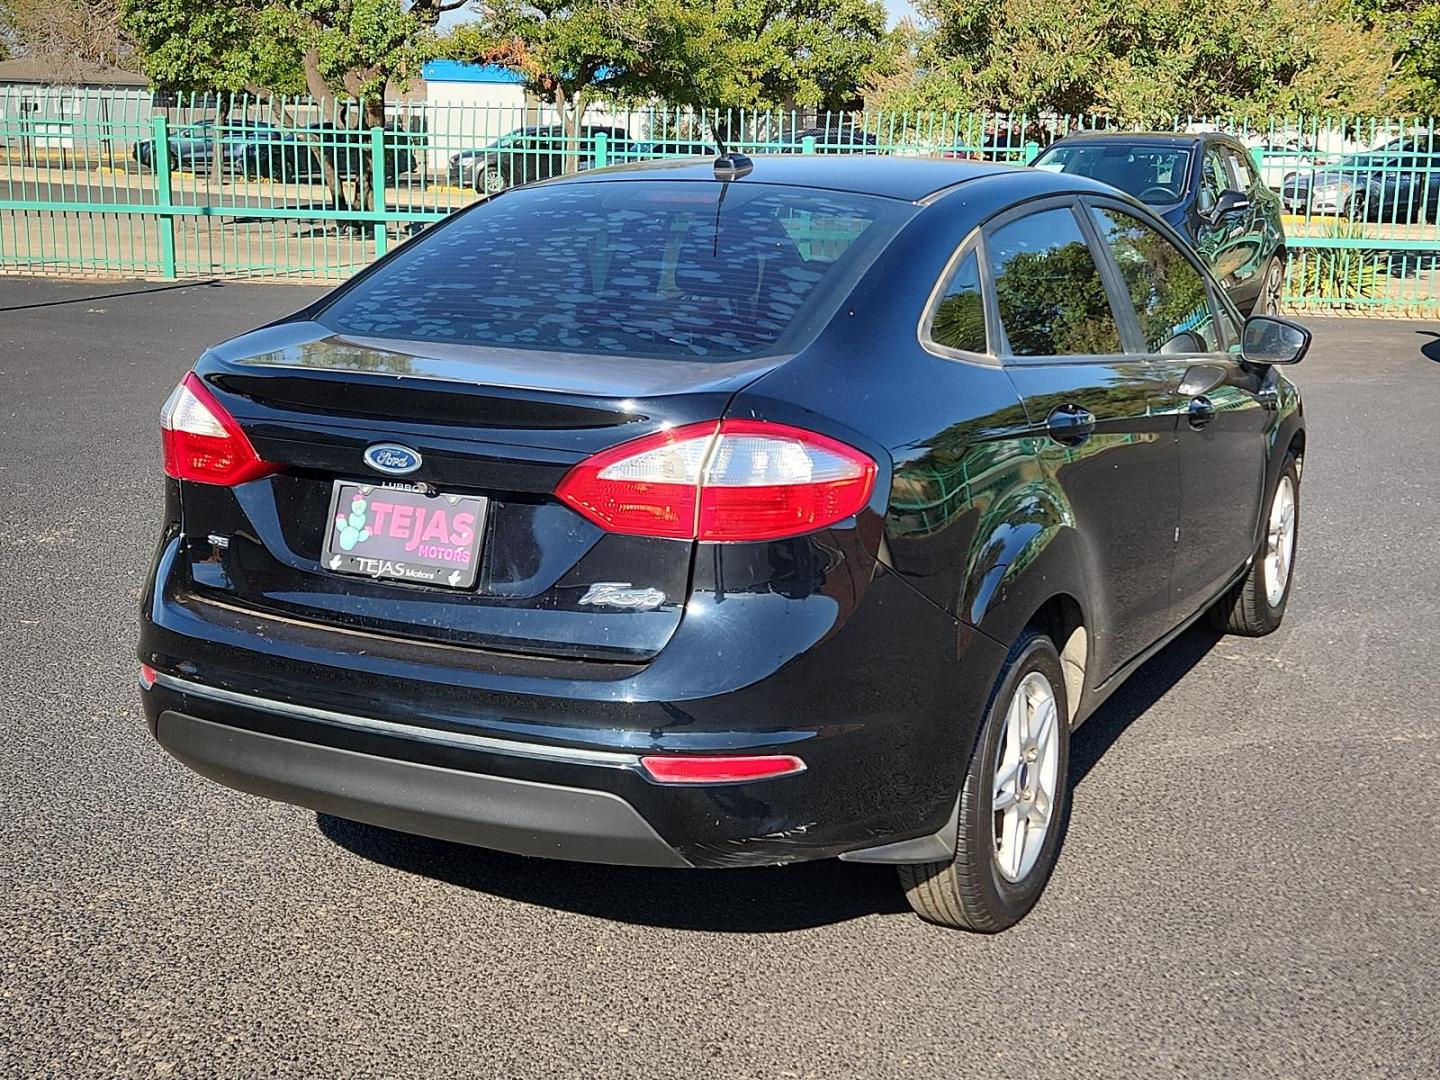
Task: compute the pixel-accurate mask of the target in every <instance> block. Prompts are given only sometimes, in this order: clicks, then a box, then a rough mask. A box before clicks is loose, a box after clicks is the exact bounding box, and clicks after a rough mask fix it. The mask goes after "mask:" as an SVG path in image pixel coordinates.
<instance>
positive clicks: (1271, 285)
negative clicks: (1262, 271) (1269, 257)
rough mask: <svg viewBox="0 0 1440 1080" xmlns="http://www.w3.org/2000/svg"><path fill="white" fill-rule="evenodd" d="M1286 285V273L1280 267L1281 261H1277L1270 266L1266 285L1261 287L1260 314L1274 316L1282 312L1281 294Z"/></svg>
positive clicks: (1266, 276)
mask: <svg viewBox="0 0 1440 1080" xmlns="http://www.w3.org/2000/svg"><path fill="white" fill-rule="evenodd" d="M1284 284H1285V271H1284V269H1283V268H1282V267H1281V265H1280V260H1279V259H1275V260H1274V261H1272V262H1271V264H1270V269H1269V271H1268V272H1267V273H1266V275H1265V284H1264V285H1263V286H1262V287H1261V288H1262V290H1263V291H1262V292H1261V294H1260V314H1262V315H1274V314H1275V313H1276V312H1278V311H1279V310H1280V292H1281V290H1282V289H1283V287H1284Z"/></svg>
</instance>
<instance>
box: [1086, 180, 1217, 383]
mask: <svg viewBox="0 0 1440 1080" xmlns="http://www.w3.org/2000/svg"><path fill="white" fill-rule="evenodd" d="M1081 202H1082V204H1083V205H1084V207H1085V217H1086V219H1087V221H1088V223H1089V226H1090V229H1091V230H1092V231H1093V233H1094V234H1095V239H1096V241H1097V242H1098V246H1099V247H1100V248H1101V249H1102V252H1101V256H1100V257H1101V258H1103V259H1104V260H1105V266H1106V267H1108V268H1109V271H1110V272H1111V273H1113V274H1114V275H1115V277H1114V281H1115V282H1117V283H1118V284H1119V288H1120V293H1121V296H1122V302H1123V304H1124V308H1125V312H1126V314H1127V315H1128V316H1129V320H1130V322H1131V324H1132V325H1133V327H1134V331H1135V339H1134V342H1133V343H1132V345H1133V346H1134V347H1138V350H1139V355H1141V356H1145V357H1154V356H1160V355H1162V354H1160V353H1157V352H1154V351H1153V350H1151V349H1150V347H1149V345H1148V343H1147V342H1146V341H1145V338H1144V333H1143V332H1142V331H1141V329H1140V317H1139V315H1137V314H1136V312H1135V305H1134V303H1133V302H1132V301H1131V299H1130V292H1129V290H1128V289H1126V288H1125V287H1124V279H1123V277H1122V276H1121V273H1120V267H1119V265H1118V264H1117V263H1116V262H1115V256H1114V253H1113V252H1111V250H1110V245H1109V244H1107V243H1105V241H1104V237H1103V235H1102V234H1101V232H1100V223H1099V221H1098V220H1097V219H1096V217H1095V215H1096V213H1097V212H1098V211H1100V210H1102V209H1107V210H1114V211H1116V212H1117V213H1122V214H1126V215H1128V216H1129V217H1132V218H1134V219H1135V220H1136V221H1138V222H1140V223H1141V224H1142V225H1146V226H1149V227H1150V228H1152V229H1155V232H1156V233H1158V234H1159V235H1160V236H1161V237H1162V238H1163V239H1164V240H1165V241H1166V242H1167V243H1169V244H1170V245H1171V246H1172V247H1174V248H1175V249H1176V250H1177V251H1179V252H1180V255H1181V257H1182V258H1183V259H1184V260H1185V261H1186V262H1187V263H1189V264H1190V268H1191V269H1192V270H1194V271H1195V272H1196V273H1197V274H1198V275H1199V276H1200V280H1201V281H1202V282H1203V283H1204V285H1205V296H1206V298H1207V299H1208V301H1209V303H1210V318H1211V322H1212V324H1213V325H1214V326H1215V327H1216V331H1217V332H1216V335H1215V338H1216V341H1217V342H1221V341H1222V339H1223V338H1225V337H1226V335H1225V333H1224V329H1223V327H1222V325H1221V320H1220V310H1219V303H1220V302H1219V298H1218V297H1217V296H1216V290H1215V285H1214V283H1213V282H1212V280H1211V274H1210V272H1209V271H1208V270H1207V269H1206V268H1205V265H1204V263H1202V262H1201V261H1200V257H1199V256H1198V255H1196V254H1195V252H1194V250H1193V249H1192V248H1191V247H1190V245H1189V244H1187V243H1185V242H1184V240H1183V239H1179V238H1178V237H1176V236H1171V235H1170V234H1169V232H1167V231H1166V229H1160V228H1156V227H1155V224H1154V223H1153V222H1150V221H1146V220H1145V219H1144V218H1142V217H1140V216H1139V215H1137V214H1136V213H1135V211H1134V208H1133V207H1130V206H1126V205H1125V204H1124V203H1122V202H1121V201H1120V200H1118V199H1112V198H1110V197H1109V196H1106V195H1087V196H1085V197H1084V198H1082V199H1081ZM1167 228H1168V226H1167ZM1242 324H1243V320H1242ZM1227 344H1229V343H1228V342H1222V347H1221V348H1220V349H1218V350H1217V351H1215V352H1201V353H1166V354H1163V355H1164V356H1165V358H1166V359H1167V360H1169V359H1176V358H1182V359H1183V358H1184V357H1187V356H1205V357H1220V356H1228V357H1230V358H1231V359H1233V358H1234V357H1233V356H1231V354H1230V353H1229V352H1228V350H1227V349H1226V348H1225V347H1224V346H1225V345H1227ZM1129 347H1132V346H1127V348H1129Z"/></svg>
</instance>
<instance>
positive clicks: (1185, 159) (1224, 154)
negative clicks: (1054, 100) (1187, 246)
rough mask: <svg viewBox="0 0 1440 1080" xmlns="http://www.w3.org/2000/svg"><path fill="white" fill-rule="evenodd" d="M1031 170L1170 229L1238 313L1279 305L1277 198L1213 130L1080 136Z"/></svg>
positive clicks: (1233, 143)
mask: <svg viewBox="0 0 1440 1080" xmlns="http://www.w3.org/2000/svg"><path fill="white" fill-rule="evenodd" d="M1034 166H1035V168H1037V169H1045V170H1046V171H1048V172H1059V173H1072V174H1076V175H1079V176H1088V177H1091V178H1092V179H1095V180H1099V181H1101V182H1102V183H1106V184H1109V185H1110V186H1111V187H1115V188H1119V189H1120V190H1121V191H1124V192H1125V193H1127V194H1129V195H1133V196H1135V198H1137V199H1139V200H1140V201H1141V202H1143V203H1146V204H1148V205H1149V206H1150V207H1151V208H1152V209H1153V210H1154V211H1155V212H1156V213H1157V214H1159V215H1160V216H1161V217H1163V218H1164V219H1165V220H1166V221H1167V222H1169V223H1170V224H1171V225H1172V226H1174V227H1175V229H1176V230H1178V231H1179V232H1180V233H1181V235H1183V236H1184V237H1185V238H1186V239H1188V240H1189V241H1190V242H1191V244H1193V245H1194V246H1195V250H1196V251H1197V252H1198V253H1199V254H1200V257H1201V258H1203V259H1204V260H1205V261H1206V262H1207V263H1209V264H1210V268H1211V269H1212V270H1213V271H1214V272H1215V276H1216V278H1218V279H1219V280H1220V283H1221V285H1223V286H1224V288H1225V291H1226V292H1227V293H1229V295H1230V298H1231V299H1232V300H1234V301H1235V304H1236V306H1237V307H1239V308H1240V310H1241V311H1244V312H1247V313H1248V312H1255V313H1257V314H1265V313H1269V312H1274V311H1275V310H1276V308H1277V307H1278V306H1279V302H1280V290H1281V287H1282V285H1283V284H1284V281H1285V229H1284V226H1283V225H1282V223H1281V219H1280V215H1281V212H1282V210H1281V205H1280V197H1279V196H1278V195H1276V194H1275V192H1273V191H1271V190H1270V189H1269V188H1268V187H1266V186H1265V181H1264V180H1262V179H1261V177H1260V173H1259V170H1257V169H1256V167H1255V162H1254V161H1253V160H1252V159H1251V157H1250V153H1249V151H1248V150H1246V149H1245V147H1244V145H1243V144H1241V143H1240V142H1239V141H1238V140H1236V139H1232V138H1231V137H1230V136H1228V135H1223V134H1221V133H1219V132H1213V131H1211V132H1202V133H1199V134H1180V135H1177V134H1173V133H1171V134H1157V133H1151V132H1114V133H1111V132H1083V133H1080V134H1075V135H1067V136H1066V137H1065V138H1063V139H1061V140H1059V141H1058V142H1056V143H1053V144H1052V145H1051V146H1050V147H1049V148H1047V149H1046V150H1045V152H1044V153H1042V154H1041V155H1040V156H1039V157H1038V158H1036V159H1035V162H1034Z"/></svg>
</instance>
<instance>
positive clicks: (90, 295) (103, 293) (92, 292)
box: [0, 278, 225, 312]
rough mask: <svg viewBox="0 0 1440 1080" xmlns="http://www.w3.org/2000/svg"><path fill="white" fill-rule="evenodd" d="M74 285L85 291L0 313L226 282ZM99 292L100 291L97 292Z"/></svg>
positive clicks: (14, 306) (11, 307)
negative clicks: (111, 285)
mask: <svg viewBox="0 0 1440 1080" xmlns="http://www.w3.org/2000/svg"><path fill="white" fill-rule="evenodd" d="M66 284H73V285H74V286H76V287H78V288H79V289H81V290H83V291H81V292H80V293H79V294H78V295H76V296H67V297H66V298H65V299H63V300H38V301H36V302H35V303H33V304H10V305H8V306H5V307H0V312H6V311H33V310H35V309H37V308H51V307H64V306H65V305H66V304H88V303H94V302H95V301H97V300H116V299H119V298H120V297H123V296H149V295H151V294H152V293H162V292H174V291H175V290H177V289H201V288H206V289H223V288H224V287H225V284H224V282H222V281H220V280H219V279H218V278H204V279H200V280H196V281H181V282H175V283H172V284H165V285H160V284H154V285H150V284H147V285H141V286H139V287H137V288H124V289H120V290H114V289H111V288H110V284H109V283H102V282H94V281H75V282H66ZM97 290H98V291H97Z"/></svg>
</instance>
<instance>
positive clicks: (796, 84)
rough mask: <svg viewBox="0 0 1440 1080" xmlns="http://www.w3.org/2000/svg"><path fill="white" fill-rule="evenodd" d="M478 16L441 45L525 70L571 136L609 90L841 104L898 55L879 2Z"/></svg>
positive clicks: (515, 9) (504, 5)
mask: <svg viewBox="0 0 1440 1080" xmlns="http://www.w3.org/2000/svg"><path fill="white" fill-rule="evenodd" d="M478 14H479V18H478V19H477V20H476V21H475V22H474V23H467V24H463V25H461V26H459V27H457V28H456V29H455V30H454V31H453V32H452V33H451V34H450V36H449V37H448V38H446V39H445V40H444V41H443V42H442V43H441V45H440V49H441V51H442V52H444V53H445V55H448V56H453V57H454V58H455V59H459V60H469V61H472V62H476V63H491V64H499V65H501V66H504V67H507V68H510V69H511V70H513V71H515V72H517V73H519V74H520V75H521V76H523V77H524V79H525V85H526V88H527V89H528V90H530V91H531V92H532V93H534V94H535V95H536V96H538V97H540V98H542V99H544V100H546V101H548V102H550V103H551V104H552V105H554V107H555V109H556V111H557V112H558V113H559V114H560V116H561V118H562V121H563V123H564V125H565V129H566V131H567V133H569V134H571V135H573V134H575V133H576V132H578V131H579V129H580V127H581V124H582V123H583V119H584V114H585V109H586V108H587V107H588V106H589V105H590V104H591V103H592V102H593V101H596V100H599V99H608V100H619V101H644V100H652V99H657V98H658V99H660V100H663V101H666V102H670V103H672V104H682V105H691V106H702V107H707V108H724V107H741V108H767V107H775V106H787V107H789V106H800V107H810V108H827V109H828V108H841V107H844V106H846V105H848V104H850V103H852V102H853V101H854V100H855V99H856V98H857V95H858V94H859V92H860V89H861V87H862V86H863V85H864V83H865V81H866V80H867V79H868V78H869V77H871V75H872V73H873V72H875V71H876V70H878V69H879V68H880V67H881V66H882V65H883V64H884V62H885V60H886V57H887V55H888V49H887V45H886V37H885V10H884V5H883V4H882V3H880V2H878V0H494V2H487V3H485V4H484V6H483V7H481V8H479V11H478Z"/></svg>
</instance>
